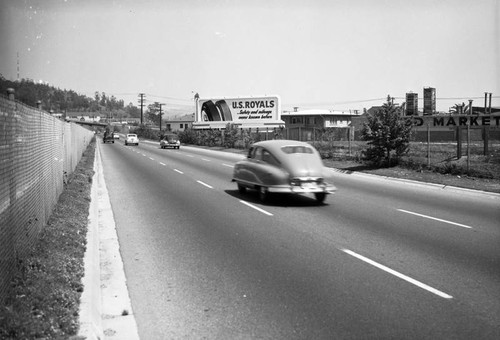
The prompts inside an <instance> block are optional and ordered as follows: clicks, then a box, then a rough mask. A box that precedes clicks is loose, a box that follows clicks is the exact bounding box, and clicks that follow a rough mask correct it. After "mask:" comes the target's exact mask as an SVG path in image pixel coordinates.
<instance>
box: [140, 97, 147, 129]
mask: <svg viewBox="0 0 500 340" xmlns="http://www.w3.org/2000/svg"><path fill="white" fill-rule="evenodd" d="M139 96H140V97H141V99H140V103H141V104H140V105H141V125H142V115H143V113H142V112H143V107H144V97H146V94H144V93H139Z"/></svg>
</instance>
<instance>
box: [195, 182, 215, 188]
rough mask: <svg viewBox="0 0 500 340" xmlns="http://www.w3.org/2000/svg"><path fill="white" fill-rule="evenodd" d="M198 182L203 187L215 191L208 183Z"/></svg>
mask: <svg viewBox="0 0 500 340" xmlns="http://www.w3.org/2000/svg"><path fill="white" fill-rule="evenodd" d="M196 182H198V183H200V184H201V185H204V186H206V187H207V188H210V189H213V186H211V185H208V184H207V183H203V182H202V181H196Z"/></svg>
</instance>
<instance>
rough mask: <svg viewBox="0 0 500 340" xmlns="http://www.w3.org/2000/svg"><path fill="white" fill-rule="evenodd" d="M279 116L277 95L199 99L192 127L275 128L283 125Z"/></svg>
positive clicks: (279, 106)
mask: <svg viewBox="0 0 500 340" xmlns="http://www.w3.org/2000/svg"><path fill="white" fill-rule="evenodd" d="M280 113H281V101H280V97H279V96H258V97H253V96H249V97H233V98H226V97H222V98H198V99H197V100H196V113H195V121H194V122H193V127H194V128H195V129H214V128H216V129H222V128H225V127H226V125H227V124H234V125H236V126H238V127H240V128H263V129H265V128H277V127H282V126H284V125H285V123H284V122H283V121H282V120H281V119H280Z"/></svg>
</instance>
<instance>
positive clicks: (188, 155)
mask: <svg viewBox="0 0 500 340" xmlns="http://www.w3.org/2000/svg"><path fill="white" fill-rule="evenodd" d="M185 155H186V156H187V157H191V158H193V157H194V156H193V155H190V154H185Z"/></svg>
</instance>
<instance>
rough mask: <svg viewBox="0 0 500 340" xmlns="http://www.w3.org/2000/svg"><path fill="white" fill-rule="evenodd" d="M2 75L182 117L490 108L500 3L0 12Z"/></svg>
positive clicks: (315, 1)
mask: <svg viewBox="0 0 500 340" xmlns="http://www.w3.org/2000/svg"><path fill="white" fill-rule="evenodd" d="M0 74H2V75H3V77H5V78H6V79H9V80H16V79H23V78H24V79H27V78H29V79H33V80H34V81H43V82H47V83H49V84H50V85H52V86H54V87H57V88H61V89H67V90H73V91H75V92H77V93H79V94H84V95H87V96H89V97H93V96H94V93H95V92H96V91H98V92H100V93H102V92H105V93H106V95H108V96H111V95H114V96H115V97H116V98H117V99H123V100H124V102H125V105H127V104H128V103H132V104H133V105H136V106H138V105H139V104H138V103H139V101H138V100H139V93H145V95H146V96H145V98H146V105H148V104H150V103H153V102H160V103H163V104H165V106H164V107H163V108H164V110H166V112H167V115H168V113H169V111H170V112H182V111H185V112H186V113H192V112H193V111H194V100H193V96H194V94H195V93H198V94H199V95H200V97H201V98H209V97H234V96H236V97H238V96H260V95H279V96H280V97H281V105H282V109H283V110H293V108H294V107H298V108H299V110H305V109H330V110H343V111H345V110H361V111H362V110H363V108H370V107H371V106H374V105H382V104H383V103H384V102H385V101H386V98H387V96H388V95H390V96H391V97H394V98H395V103H401V102H404V100H405V99H404V98H405V94H406V93H407V92H414V93H418V96H419V107H420V108H422V107H423V101H422V98H423V88H424V87H434V88H436V97H437V109H438V110H441V111H446V112H447V111H448V110H449V108H450V107H452V106H453V105H455V104H459V103H462V102H465V103H468V100H469V99H472V100H473V104H474V105H475V106H484V93H485V92H488V93H492V96H493V101H492V106H497V107H498V106H500V0H439V1H438V0H411V1H404V0H377V1H375V0H330V1H327V0H309V1H300V0H253V1H250V0H248V1H238V0H234V1H229V0H211V1H207V0H183V1H181V0H178V1H177V0H176V1H174V0H142V1H141V0H114V1H112V0H0Z"/></svg>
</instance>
